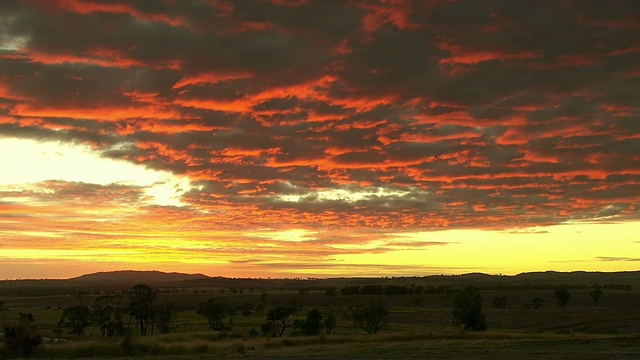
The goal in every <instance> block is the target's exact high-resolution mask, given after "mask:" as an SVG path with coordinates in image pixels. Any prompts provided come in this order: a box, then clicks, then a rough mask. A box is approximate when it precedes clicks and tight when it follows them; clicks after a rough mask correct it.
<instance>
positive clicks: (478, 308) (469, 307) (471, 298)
mask: <svg viewBox="0 0 640 360" xmlns="http://www.w3.org/2000/svg"><path fill="white" fill-rule="evenodd" d="M453 318H454V320H455V322H456V324H458V325H463V326H464V328H465V329H468V330H476V331H484V330H487V317H486V315H485V314H484V313H483V312H482V296H481V295H480V290H479V289H478V288H477V287H475V286H469V287H467V288H466V289H464V290H461V291H460V292H458V293H457V294H456V296H455V298H454V300H453Z"/></svg>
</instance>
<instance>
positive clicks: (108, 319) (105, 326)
mask: <svg viewBox="0 0 640 360" xmlns="http://www.w3.org/2000/svg"><path fill="white" fill-rule="evenodd" d="M91 319H92V321H93V323H95V324H96V325H97V326H98V329H99V330H100V334H102V337H105V335H106V336H114V335H124V309H123V308H122V307H121V306H120V304H119V301H118V296H111V295H104V296H99V297H97V298H96V300H95V302H94V304H93V305H92V306H91Z"/></svg>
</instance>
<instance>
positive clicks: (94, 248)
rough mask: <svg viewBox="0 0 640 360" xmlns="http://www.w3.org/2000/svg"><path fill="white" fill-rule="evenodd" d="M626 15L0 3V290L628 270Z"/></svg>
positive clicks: (323, 4)
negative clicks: (94, 275) (116, 277)
mask: <svg viewBox="0 0 640 360" xmlns="http://www.w3.org/2000/svg"><path fill="white" fill-rule="evenodd" d="M639 200H640V2H638V1H633V0H630V1H579V0H577V1H571V0H567V1H538V0H527V1H520V0H503V1H495V0H489V1H476V0H470V1H464V0H463V1H429V0H416V1H399V0H393V1H392V0H390V1H359V0H350V1H334V0H316V1H311V0H309V1H304V0H301V1H297V0H271V1H268V0H264V1H257V0H256V1H225V0H209V1H207V0H201V1H181V0H164V1H162V0H148V1H133V0H131V1H113V0H92V1H81V0H61V1H45V0H42V1H37V0H32V1H12V0H9V1H0V279H13V278H68V277H73V276H78V275H81V274H84V273H91V272H96V271H108V270H120V269H136V270H152V269H155V270H162V271H180V272H189V273H196V272H199V273H204V274H207V275H212V276H230V277H285V276H286V277H325V276H330V277H331V276H383V275H384V276H387V275H388V276H394V275H395V276H404V275H429V274H443V273H446V274H458V273H466V272H486V273H492V274H495V273H502V274H516V273H519V272H524V271H545V270H559V271H570V270H589V271H618V270H637V269H639V268H640V209H639V205H638V204H639Z"/></svg>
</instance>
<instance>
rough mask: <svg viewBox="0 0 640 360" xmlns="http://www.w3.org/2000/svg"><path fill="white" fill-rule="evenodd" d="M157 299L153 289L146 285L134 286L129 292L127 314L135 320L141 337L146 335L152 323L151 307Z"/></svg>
mask: <svg viewBox="0 0 640 360" xmlns="http://www.w3.org/2000/svg"><path fill="white" fill-rule="evenodd" d="M157 297H158V296H157V295H156V293H155V292H153V289H152V288H151V287H150V286H149V285H146V284H138V285H135V286H134V287H132V288H131V290H130V291H129V300H130V302H129V312H130V313H131V316H132V317H134V318H135V319H136V320H137V323H138V326H139V329H140V335H142V336H145V335H147V330H148V329H149V325H150V323H152V322H153V307H152V305H153V303H154V302H155V301H156V299H157ZM152 332H153V330H152Z"/></svg>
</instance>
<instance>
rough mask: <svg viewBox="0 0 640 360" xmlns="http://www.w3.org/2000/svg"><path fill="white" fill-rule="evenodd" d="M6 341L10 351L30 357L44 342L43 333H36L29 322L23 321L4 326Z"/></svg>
mask: <svg viewBox="0 0 640 360" xmlns="http://www.w3.org/2000/svg"><path fill="white" fill-rule="evenodd" d="M4 342H5V344H6V345H7V349H8V350H9V351H10V352H19V353H20V354H22V356H24V357H29V356H31V355H33V353H34V352H35V351H36V349H37V348H38V346H39V345H40V344H41V343H42V335H40V334H38V333H36V332H35V331H34V330H33V328H32V327H31V326H30V325H29V324H28V323H25V322H21V323H18V324H12V325H7V326H5V327H4Z"/></svg>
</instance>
